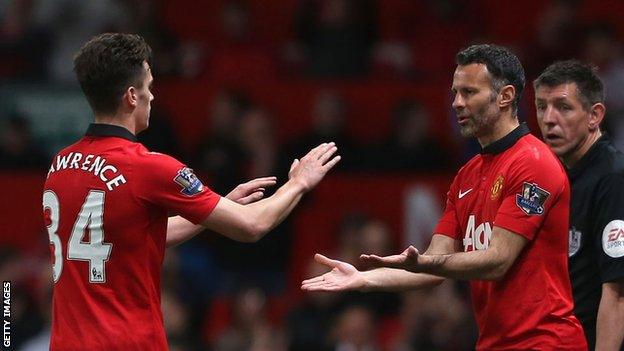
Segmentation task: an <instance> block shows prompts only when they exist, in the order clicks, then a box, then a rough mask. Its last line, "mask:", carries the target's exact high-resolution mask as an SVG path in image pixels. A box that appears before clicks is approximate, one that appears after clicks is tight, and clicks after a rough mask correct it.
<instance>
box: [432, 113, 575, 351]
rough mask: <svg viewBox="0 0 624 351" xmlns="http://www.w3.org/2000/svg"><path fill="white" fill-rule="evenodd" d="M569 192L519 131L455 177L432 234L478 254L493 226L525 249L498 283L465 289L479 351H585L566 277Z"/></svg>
mask: <svg viewBox="0 0 624 351" xmlns="http://www.w3.org/2000/svg"><path fill="white" fill-rule="evenodd" d="M569 202H570V186H569V183H568V180H567V177H566V173H565V171H564V169H563V166H562V165H561V164H560V163H559V162H558V161H557V159H556V157H555V156H554V155H553V154H552V152H551V151H550V150H549V149H548V147H547V146H546V145H545V144H544V143H542V142H541V141H540V140H538V139H537V138H535V137H534V136H532V135H530V134H529V130H528V128H527V127H526V125H524V124H523V125H521V126H520V127H518V128H516V129H515V130H514V131H513V132H511V133H510V134H508V135H507V136H505V137H504V138H502V139H501V140H498V141H497V142H495V143H493V144H491V145H489V146H487V147H486V148H484V150H483V152H482V153H481V154H480V155H477V156H475V157H474V158H473V159H471V160H470V161H469V162H468V163H467V164H466V165H465V166H464V167H462V169H461V170H460V171H459V173H458V174H457V176H456V177H455V180H454V181H453V184H452V185H451V187H450V190H449V192H448V194H447V203H446V209H445V212H444V214H443V216H442V218H441V219H440V221H439V223H438V225H437V227H436V229H435V231H434V233H439V234H444V235H447V236H450V237H452V238H454V239H456V240H459V241H460V243H461V244H462V246H463V248H464V251H473V250H485V249H487V247H488V245H489V239H490V237H491V235H492V228H493V227H494V226H498V227H501V228H504V229H507V230H509V231H512V232H514V233H516V234H518V235H522V236H523V237H525V238H526V239H527V240H528V241H529V242H528V243H527V245H526V246H525V248H524V249H523V251H522V252H521V253H520V255H519V256H518V257H517V259H516V261H515V262H514V264H513V265H512V266H511V268H510V269H509V270H508V271H507V274H506V275H505V277H504V278H503V279H502V280H500V281H471V283H470V284H471V294H472V303H473V308H474V311H475V314H476V320H477V324H478V326H479V340H478V342H477V349H479V350H555V349H565V350H586V349H587V346H586V344H585V338H584V337H583V330H582V328H581V325H580V323H579V321H578V320H577V319H576V317H574V315H573V300H572V292H571V286H570V280H569V275H568V216H569V215H568V213H569Z"/></svg>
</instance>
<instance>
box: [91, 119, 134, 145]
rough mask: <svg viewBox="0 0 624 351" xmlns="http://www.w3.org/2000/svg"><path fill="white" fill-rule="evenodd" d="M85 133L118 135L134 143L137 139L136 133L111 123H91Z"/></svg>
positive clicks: (103, 135)
mask: <svg viewBox="0 0 624 351" xmlns="http://www.w3.org/2000/svg"><path fill="white" fill-rule="evenodd" d="M85 135H87V136H102V137H118V138H123V139H126V140H130V141H132V142H135V143H136V142H137V141H138V139H137V137H136V135H134V134H132V133H131V132H130V131H129V130H127V129H126V128H124V127H120V126H115V125H112V124H102V123H91V124H90V125H89V128H88V129H87V132H86V133H85Z"/></svg>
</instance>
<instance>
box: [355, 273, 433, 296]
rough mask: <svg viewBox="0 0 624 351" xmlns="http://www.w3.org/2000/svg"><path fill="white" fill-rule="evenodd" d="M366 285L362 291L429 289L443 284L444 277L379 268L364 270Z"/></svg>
mask: <svg viewBox="0 0 624 351" xmlns="http://www.w3.org/2000/svg"><path fill="white" fill-rule="evenodd" d="M362 276H363V278H364V286H363V287H362V289H360V290H362V291H405V290H414V289H427V288H431V287H434V286H437V285H439V284H441V283H442V282H443V281H444V278H442V277H438V276H434V275H430V274H425V273H412V272H408V271H405V270H402V269H394V268H377V269H373V270H370V271H364V272H362Z"/></svg>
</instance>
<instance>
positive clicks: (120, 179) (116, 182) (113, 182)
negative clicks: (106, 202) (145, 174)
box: [102, 172, 126, 190]
mask: <svg viewBox="0 0 624 351" xmlns="http://www.w3.org/2000/svg"><path fill="white" fill-rule="evenodd" d="M102 173H104V172H102ZM125 183H126V178H124V176H123V174H120V175H118V176H117V177H115V178H114V179H112V180H110V181H108V182H107V183H106V187H107V188H108V190H113V187H118V186H120V185H121V184H125Z"/></svg>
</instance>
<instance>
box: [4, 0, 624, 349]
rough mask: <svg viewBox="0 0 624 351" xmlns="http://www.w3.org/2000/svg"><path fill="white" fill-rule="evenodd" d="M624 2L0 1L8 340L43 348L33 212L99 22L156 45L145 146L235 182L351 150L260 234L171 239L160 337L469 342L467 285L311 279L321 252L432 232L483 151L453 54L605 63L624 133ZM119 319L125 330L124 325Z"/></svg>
mask: <svg viewBox="0 0 624 351" xmlns="http://www.w3.org/2000/svg"><path fill="white" fill-rule="evenodd" d="M622 18H624V1H615V0H614V1H590V0H584V1H581V0H578V1H563V0H562V1H549V0H545V1H535V0H531V1H493V0H479V1H468V0H465V1H462V0H455V1H453V0H440V1H435V0H379V1H374V0H279V1H278V0H271V1H267V0H240V1H236V0H230V1H227V0H221V1H216V0H215V1H184V2H182V1H164V0H160V1H147V0H129V1H116V0H97V1H80V0H6V1H1V2H0V124H1V126H2V127H1V128H0V135H1V137H0V168H1V171H0V180H1V182H0V184H1V189H2V194H1V195H0V214H1V215H0V277H1V278H2V280H10V281H12V283H13V291H12V293H13V295H12V298H13V302H12V303H13V304H12V308H13V330H12V340H13V346H14V347H15V349H17V350H19V349H23V350H44V349H47V346H46V345H47V344H46V338H48V337H49V329H48V326H49V319H50V313H49V312H50V291H51V283H50V268H49V266H50V258H49V245H48V239H47V238H48V236H47V233H46V231H45V228H44V225H43V220H42V213H41V192H42V186H43V182H44V179H45V175H46V172H47V168H48V165H49V162H50V158H51V156H52V155H53V154H54V153H55V152H56V151H58V150H59V148H60V147H62V146H63V145H66V144H69V143H71V142H73V141H75V140H76V139H77V138H79V137H80V135H81V134H82V133H83V132H84V130H85V128H86V126H87V125H88V123H89V121H90V119H91V114H90V111H89V108H88V106H87V104H86V101H85V100H84V99H83V97H82V95H81V93H80V91H79V89H78V88H77V84H76V82H75V80H74V77H73V74H72V71H71V68H72V65H71V59H72V55H73V54H74V53H75V52H76V50H77V49H78V48H79V46H80V45H81V44H82V43H84V42H85V41H86V40H87V39H89V38H90V37H91V36H93V35H95V34H98V33H101V32H104V31H124V32H135V33H140V34H142V35H144V36H145V38H146V39H147V40H148V42H149V43H150V45H151V46H152V47H153V49H154V55H155V59H154V65H153V71H154V74H155V88H154V90H155V97H156V98H155V101H154V102H153V107H152V117H151V118H152V119H151V125H150V129H149V131H148V132H146V133H144V134H142V135H140V139H141V140H142V141H143V142H144V143H145V144H146V145H148V147H150V148H151V149H152V150H155V151H162V152H165V153H170V154H172V155H175V156H176V157H178V158H179V159H181V160H183V161H184V162H187V163H188V164H189V165H190V166H191V167H193V168H195V169H196V171H197V172H198V173H200V174H201V175H202V179H203V180H204V182H205V183H206V184H208V185H210V186H211V187H212V188H213V189H215V190H216V191H218V192H220V193H222V194H224V193H227V191H228V190H229V189H231V188H232V187H233V186H234V185H235V184H238V183H240V182H242V181H244V180H245V179H251V178H253V177H258V176H265V175H277V176H278V177H280V183H282V182H283V181H284V179H285V177H286V170H287V167H288V165H289V163H290V162H291V161H292V159H293V158H294V157H298V156H301V155H302V154H303V153H304V152H305V150H306V149H308V148H309V147H311V146H312V145H315V144H316V143H319V142H323V141H336V142H337V144H338V146H339V147H340V153H341V154H342V156H343V161H342V162H341V164H340V165H339V166H338V167H337V169H335V170H334V171H333V172H332V173H331V174H330V175H329V176H328V177H327V178H326V180H324V181H323V182H322V183H321V184H320V185H319V187H318V188H316V189H315V190H314V191H313V192H312V193H310V194H308V195H306V197H305V199H304V201H303V202H302V203H301V204H300V206H299V208H298V209H297V210H296V211H295V212H294V213H293V215H292V216H291V217H290V218H289V219H288V220H287V221H286V222H285V223H284V224H283V225H281V226H280V227H278V228H277V229H276V230H275V231H274V232H272V233H271V234H269V235H268V236H267V237H266V238H264V239H263V240H262V241H260V242H259V243H257V244H237V243H234V242H232V241H230V240H227V239H224V238H222V237H219V236H217V235H216V234H213V233H209V232H205V233H203V234H201V235H199V236H198V237H196V238H195V239H193V240H191V241H190V242H188V243H185V244H183V245H181V246H179V247H177V248H175V249H172V250H169V251H168V253H167V257H166V260H165V264H164V268H163V274H164V276H163V312H164V317H165V325H166V328H167V333H168V338H169V343H170V346H171V349H172V350H286V349H289V350H321V349H335V350H470V349H472V347H473V346H474V342H475V338H476V331H475V326H474V322H473V320H472V312H471V310H470V302H469V296H468V293H467V289H466V285H465V284H463V283H456V282H447V283H445V284H444V285H443V286H441V287H438V288H436V289H433V290H431V291H422V292H406V293H373V294H360V293H348V294H333V295H328V294H307V295H304V294H302V293H301V292H300V290H299V284H300V282H301V280H302V279H304V278H306V277H310V276H311V275H316V274H319V273H321V272H322V271H323V269H322V268H321V267H318V266H316V265H314V264H312V257H313V254H314V253H315V252H322V253H325V254H327V255H329V256H330V257H335V258H339V259H342V260H347V261H350V262H352V263H355V264H357V255H358V254H359V253H361V252H367V253H378V254H388V253H395V252H399V251H400V250H402V249H403V248H404V247H405V246H407V245H408V243H412V244H416V245H417V247H419V248H423V249H424V248H425V247H426V245H427V242H428V236H429V235H430V233H431V229H432V227H433V226H434V225H435V223H436V219H437V217H438V216H439V214H440V213H441V211H442V206H443V204H444V196H445V192H446V189H447V186H448V185H449V183H450V181H451V177H452V174H453V173H454V172H455V170H456V169H457V168H458V167H459V166H460V165H461V164H462V163H463V162H464V161H465V160H467V159H468V158H469V157H470V156H471V155H473V154H474V153H475V152H477V151H478V147H477V145H476V143H475V142H474V141H466V140H463V139H462V138H461V137H460V136H459V135H458V133H457V130H456V127H455V122H454V114H453V112H452V111H451V109H450V94H449V88H450V82H451V78H452V73H453V69H454V66H455V65H454V55H455V53H456V52H457V51H458V50H459V49H460V48H462V47H465V46H467V45H469V44H471V43H483V42H491V43H496V44H499V45H505V46H509V47H511V48H513V50H514V51H515V52H516V53H517V54H518V55H519V57H520V59H521V61H522V62H523V64H524V66H525V69H526V71H527V72H526V73H527V80H528V82H529V83H528V84H527V89H526V93H525V95H524V99H523V100H522V103H521V108H520V118H521V119H523V120H525V121H526V122H527V123H528V124H529V126H530V127H531V128H532V129H533V130H534V131H536V129H535V120H534V112H533V111H534V109H533V107H532V98H533V92H532V88H531V84H530V82H531V80H532V79H534V78H535V77H536V76H537V73H538V72H539V71H540V70H542V69H543V68H544V67H545V66H546V65H547V64H549V63H551V62H552V61H554V60H556V59H567V58H578V59H581V60H584V61H589V62H592V63H594V64H596V65H597V66H598V67H599V70H600V74H601V77H602V79H603V80H604V81H605V83H606V90H607V108H608V117H607V123H606V129H607V131H608V132H609V133H610V134H611V135H612V136H613V137H614V139H615V141H616V144H618V145H620V147H621V146H622V145H624V123H622V113H623V112H624V89H623V88H622V87H623V86H624V53H623V51H622V40H623V38H624V21H622ZM130 332H131V331H130Z"/></svg>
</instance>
